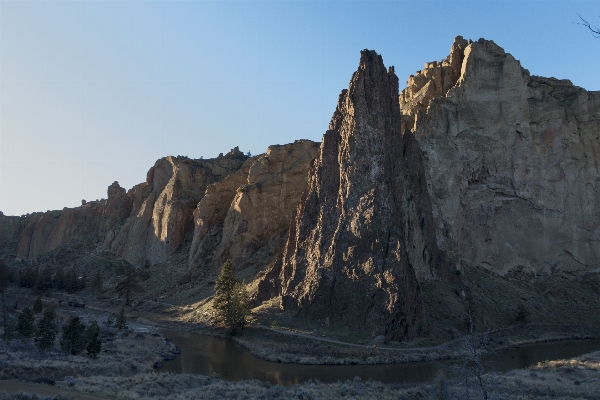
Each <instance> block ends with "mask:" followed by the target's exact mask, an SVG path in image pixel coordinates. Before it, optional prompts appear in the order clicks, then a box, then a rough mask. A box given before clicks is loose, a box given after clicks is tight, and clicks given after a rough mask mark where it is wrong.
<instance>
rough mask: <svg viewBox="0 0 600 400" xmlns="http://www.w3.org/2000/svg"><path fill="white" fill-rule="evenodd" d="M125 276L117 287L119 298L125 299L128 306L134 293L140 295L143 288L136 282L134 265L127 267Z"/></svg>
mask: <svg viewBox="0 0 600 400" xmlns="http://www.w3.org/2000/svg"><path fill="white" fill-rule="evenodd" d="M124 272H125V274H124V275H125V276H124V277H123V279H121V280H120V281H119V282H117V284H116V285H115V289H116V290H117V294H118V295H119V297H125V305H126V306H128V305H129V303H130V300H131V294H132V293H139V292H141V291H142V287H141V286H140V284H139V283H137V281H136V271H135V267H134V266H133V265H130V264H127V265H125V270H124Z"/></svg>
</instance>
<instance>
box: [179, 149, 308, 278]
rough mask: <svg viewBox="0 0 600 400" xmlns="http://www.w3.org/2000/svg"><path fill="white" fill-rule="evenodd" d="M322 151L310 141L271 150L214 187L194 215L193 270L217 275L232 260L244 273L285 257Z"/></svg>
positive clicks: (248, 162)
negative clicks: (310, 175)
mask: <svg viewBox="0 0 600 400" xmlns="http://www.w3.org/2000/svg"><path fill="white" fill-rule="evenodd" d="M318 149H319V146H318V144H317V143H315V142H312V141H310V140H297V141H296V142H294V143H290V144H286V145H281V146H269V148H268V149H267V152H266V153H265V154H263V155H261V156H258V157H256V158H253V159H250V160H248V161H247V162H246V163H245V164H244V166H242V168H240V170H239V171H237V172H236V173H234V174H231V175H230V176H228V177H227V178H226V179H224V180H223V181H221V182H217V183H215V184H213V185H211V186H209V187H208V189H207V191H206V195H205V196H204V198H203V199H202V200H201V201H200V202H199V203H198V207H197V208H196V210H195V211H194V215H195V217H196V230H195V233H194V241H193V244H192V248H191V250H190V265H191V266H192V267H195V268H198V267H203V266H206V265H209V266H210V267H211V268H209V269H212V270H215V269H217V268H218V267H220V265H221V264H222V263H223V262H224V261H225V260H226V259H229V258H231V259H232V260H233V261H234V263H235V264H236V265H237V266H238V269H244V268H246V267H248V266H251V265H252V266H258V267H261V268H262V267H264V266H265V265H267V264H268V263H269V262H271V260H272V259H273V257H274V256H276V255H277V254H278V253H281V252H282V250H283V245H284V243H285V238H286V235H287V231H288V227H289V221H290V219H291V218H292V215H293V214H294V211H295V209H296V207H297V205H298V202H299V201H300V197H301V195H302V192H303V191H304V189H305V188H306V182H307V175H308V169H309V166H310V164H311V162H312V161H313V160H314V159H315V157H316V156H317V153H318Z"/></svg>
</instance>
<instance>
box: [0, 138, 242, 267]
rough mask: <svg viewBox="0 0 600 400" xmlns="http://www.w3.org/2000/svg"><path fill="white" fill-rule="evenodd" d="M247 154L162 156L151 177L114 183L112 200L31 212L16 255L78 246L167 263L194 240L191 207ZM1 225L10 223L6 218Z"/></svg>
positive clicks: (130, 259) (26, 257) (27, 256)
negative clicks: (126, 184) (133, 182)
mask: <svg viewBox="0 0 600 400" xmlns="http://www.w3.org/2000/svg"><path fill="white" fill-rule="evenodd" d="M246 158H247V157H246V156H244V155H243V154H242V153H241V152H240V151H239V150H238V149H237V148H236V149H234V150H232V151H231V152H230V153H229V154H227V155H225V156H223V155H221V156H220V157H218V158H215V159H211V160H192V159H189V158H186V157H165V158H162V159H160V160H158V161H157V162H156V164H155V165H154V167H152V168H151V169H150V170H149V171H148V175H147V178H146V182H144V183H141V184H139V185H136V186H134V187H133V188H132V189H130V190H129V191H127V192H126V191H125V189H123V188H121V187H120V186H119V184H118V182H114V183H113V184H112V185H111V186H109V188H108V191H107V194H108V196H107V197H108V198H107V199H103V200H100V201H91V202H86V203H85V204H83V205H82V206H81V207H76V208H64V209H63V210H60V211H48V212H46V213H37V214H35V218H31V217H30V218H29V221H28V223H25V224H23V225H24V227H23V229H22V230H21V232H19V240H18V244H17V246H16V250H15V252H16V257H17V258H18V259H22V260H32V259H36V258H38V257H40V256H42V255H44V254H48V253H51V252H53V251H57V250H58V249H59V248H60V247H61V246H70V247H73V246H79V247H84V248H86V249H88V250H89V251H109V252H111V253H113V254H114V255H115V256H116V257H119V258H123V259H125V260H127V261H128V262H130V263H132V264H134V265H144V264H149V265H154V264H158V263H162V262H165V261H166V260H167V259H168V258H169V257H170V256H171V255H172V254H173V253H174V252H175V251H177V250H178V249H179V248H180V247H181V246H182V245H183V244H184V241H185V240H186V236H189V238H190V239H191V235H192V232H193V230H194V222H193V215H192V212H193V210H194V208H195V207H196V204H197V203H198V201H199V200H200V199H201V198H202V197H203V196H204V192H205V190H206V188H207V186H208V185H209V184H211V183H214V182H216V181H218V180H222V179H223V178H225V177H226V176H228V175H229V174H231V173H232V172H234V171H236V170H237V169H239V168H240V166H241V165H242V164H243V163H244V161H245V160H246ZM4 218H5V219H6V218H15V217H4ZM2 226H3V227H4V226H8V225H7V224H6V223H5V222H4V221H2ZM3 230H6V229H3Z"/></svg>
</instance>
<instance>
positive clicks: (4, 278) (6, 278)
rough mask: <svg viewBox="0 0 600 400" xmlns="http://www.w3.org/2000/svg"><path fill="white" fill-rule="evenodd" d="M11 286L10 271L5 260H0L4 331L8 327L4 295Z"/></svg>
mask: <svg viewBox="0 0 600 400" xmlns="http://www.w3.org/2000/svg"><path fill="white" fill-rule="evenodd" d="M9 284H10V270H9V269H8V267H7V266H6V264H4V261H3V260H0V292H2V306H1V307H2V326H4V329H6V328H7V327H8V314H7V312H6V297H5V296H4V293H5V292H6V289H7V288H8V285H9Z"/></svg>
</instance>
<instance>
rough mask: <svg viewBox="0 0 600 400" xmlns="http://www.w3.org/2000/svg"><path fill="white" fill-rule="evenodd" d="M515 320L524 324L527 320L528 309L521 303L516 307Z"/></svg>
mask: <svg viewBox="0 0 600 400" xmlns="http://www.w3.org/2000/svg"><path fill="white" fill-rule="evenodd" d="M515 321H516V322H518V323H519V324H525V323H527V322H529V310H528V309H527V308H526V307H525V306H524V305H523V303H520V304H519V307H518V308H517V313H516V314H515Z"/></svg>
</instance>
